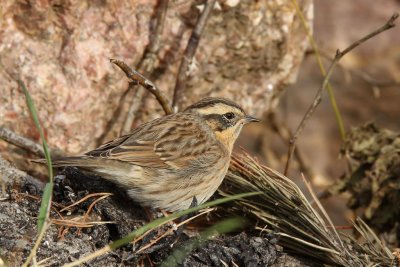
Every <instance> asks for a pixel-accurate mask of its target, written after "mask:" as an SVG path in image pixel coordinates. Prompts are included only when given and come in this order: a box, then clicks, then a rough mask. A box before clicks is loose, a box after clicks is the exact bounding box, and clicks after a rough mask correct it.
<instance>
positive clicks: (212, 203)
mask: <svg viewBox="0 0 400 267" xmlns="http://www.w3.org/2000/svg"><path fill="white" fill-rule="evenodd" d="M261 194H263V192H251V193H242V194H237V195H233V196H230V197H225V198H221V199H217V200H214V201H210V202H207V203H204V204H202V205H199V206H197V207H194V208H190V209H187V210H184V211H180V212H176V213H173V214H171V215H169V216H167V217H163V218H159V219H157V220H154V221H152V222H150V223H148V224H146V225H143V226H142V227H140V228H139V229H137V230H135V231H133V232H131V233H130V234H128V235H127V236H125V237H123V238H121V239H119V240H117V241H114V242H112V243H110V244H109V245H107V246H105V247H103V248H101V249H99V250H97V251H95V252H93V253H91V254H89V255H87V256H84V257H83V258H80V259H79V260H76V261H74V262H71V263H68V264H65V265H64V267H73V266H78V265H79V264H82V263H85V262H88V261H90V260H92V259H94V258H96V257H99V256H102V255H105V254H106V253H108V252H110V251H112V250H114V249H117V248H119V247H121V246H123V245H126V244H128V243H129V242H131V241H133V240H134V239H135V238H137V237H139V236H141V235H143V234H144V233H146V232H147V231H149V230H152V229H155V228H156V227H158V226H160V225H162V224H164V223H167V222H169V221H172V220H174V219H177V218H180V217H182V216H184V215H187V214H189V213H192V212H194V211H198V210H201V209H204V208H207V207H212V206H216V205H219V204H222V203H226V202H229V201H233V200H238V199H242V198H245V197H251V196H257V195H261Z"/></svg>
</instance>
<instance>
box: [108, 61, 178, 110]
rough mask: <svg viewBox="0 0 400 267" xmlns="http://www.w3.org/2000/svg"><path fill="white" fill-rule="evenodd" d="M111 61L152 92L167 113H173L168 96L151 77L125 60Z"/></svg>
mask: <svg viewBox="0 0 400 267" xmlns="http://www.w3.org/2000/svg"><path fill="white" fill-rule="evenodd" d="M110 62H111V63H114V64H115V65H117V66H118V67H119V68H120V69H121V70H122V71H123V72H125V74H126V77H128V78H129V79H130V80H131V81H132V82H134V83H137V84H140V85H141V86H143V87H144V88H145V89H147V90H148V91H149V92H150V93H152V94H153V95H154V96H155V97H156V99H157V101H158V102H159V103H160V105H161V107H162V108H163V109H164V112H165V114H167V115H168V114H172V113H173V112H172V108H171V106H170V104H169V102H168V99H167V97H166V96H165V95H164V94H163V92H161V91H160V90H159V89H158V88H157V86H156V85H155V84H154V83H152V82H151V81H150V80H149V79H147V78H146V77H144V76H143V75H142V74H140V73H139V72H137V71H136V70H134V69H132V68H131V67H129V66H128V65H127V64H126V63H125V62H123V61H121V60H118V59H110Z"/></svg>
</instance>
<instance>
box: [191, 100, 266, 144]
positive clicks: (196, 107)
mask: <svg viewBox="0 0 400 267" xmlns="http://www.w3.org/2000/svg"><path fill="white" fill-rule="evenodd" d="M185 112H192V113H197V114H199V115H200V116H201V117H202V118H203V119H204V121H205V122H206V123H207V125H208V126H209V127H210V128H211V130H212V131H213V132H214V134H215V136H216V138H217V139H218V140H219V141H220V142H221V143H222V144H224V145H225V146H226V147H227V148H228V149H229V151H232V148H233V144H234V143H235V141H236V139H237V137H238V136H239V134H240V131H241V130H242V127H243V125H245V124H247V123H249V122H257V121H259V120H258V119H256V118H254V117H252V116H249V115H247V114H246V113H245V112H244V110H243V109H242V108H241V107H240V106H239V105H238V104H236V103H235V102H233V101H231V100H228V99H225V98H214V97H209V98H204V99H202V100H200V101H199V102H197V103H195V104H193V105H191V106H189V107H188V108H186V110H185Z"/></svg>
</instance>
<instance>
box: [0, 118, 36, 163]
mask: <svg viewBox="0 0 400 267" xmlns="http://www.w3.org/2000/svg"><path fill="white" fill-rule="evenodd" d="M0 139H3V140H4V141H6V142H7V143H10V144H13V145H15V146H17V147H20V148H22V149H24V150H27V151H29V152H31V153H33V154H35V155H38V156H41V157H44V152H43V147H42V146H41V145H40V144H38V143H35V142H33V141H32V140H29V139H28V138H25V137H23V136H20V135H18V134H16V133H14V132H13V131H11V130H10V129H8V128H6V127H4V126H0Z"/></svg>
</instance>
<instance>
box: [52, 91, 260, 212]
mask: <svg viewBox="0 0 400 267" xmlns="http://www.w3.org/2000/svg"><path fill="white" fill-rule="evenodd" d="M256 121H259V120H257V119H256V118H254V117H251V116H248V115H246V113H245V112H244V111H243V109H242V108H241V107H240V106H239V105H237V104H236V103H234V102H232V101H230V100H227V99H223V98H205V99H203V100H201V101H199V102H197V103H195V104H193V105H191V106H189V107H188V108H186V109H185V110H184V111H182V112H179V113H176V114H172V115H168V116H165V117H162V118H159V119H155V120H153V121H149V122H147V123H144V124H143V125H141V126H139V127H138V128H136V129H134V130H133V132H132V133H130V134H127V135H124V136H121V137H119V138H117V139H115V140H112V141H110V142H108V143H106V144H104V145H102V146H100V147H99V148H96V149H95V150H92V151H90V152H87V153H85V154H84V155H82V156H76V157H67V158H61V159H55V160H54V162H53V164H54V166H55V167H61V166H76V167H80V168H82V169H84V170H88V171H91V172H94V173H97V174H99V175H100V176H102V177H103V178H105V179H107V180H109V181H111V182H114V183H116V184H118V185H120V186H121V187H122V188H124V189H125V190H127V192H128V194H129V196H130V197H132V198H133V199H134V200H135V201H137V202H139V203H141V204H142V205H145V206H150V207H152V208H161V209H165V210H168V211H171V212H174V211H179V210H184V209H187V208H189V206H190V205H191V203H192V201H193V200H194V199H196V200H197V202H198V204H201V203H203V202H205V201H207V200H208V199H209V198H210V197H211V195H212V194H214V192H215V191H216V190H217V188H218V187H219V185H220V184H221V182H222V180H223V178H224V177H225V175H226V173H227V171H228V167H229V162H230V157H231V153H232V149H233V145H234V143H235V141H236V139H237V137H238V135H239V133H240V131H241V129H242V127H243V125H245V124H246V123H249V122H256Z"/></svg>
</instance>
